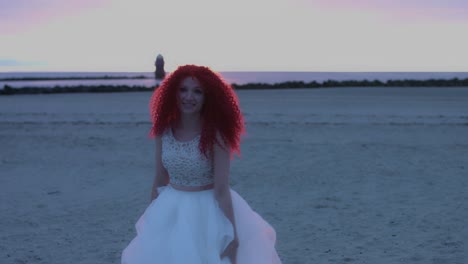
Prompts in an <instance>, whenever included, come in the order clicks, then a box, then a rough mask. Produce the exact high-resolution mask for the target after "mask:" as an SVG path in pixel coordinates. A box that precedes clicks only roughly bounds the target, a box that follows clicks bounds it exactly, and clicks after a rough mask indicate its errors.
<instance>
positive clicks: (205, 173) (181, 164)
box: [161, 128, 213, 186]
mask: <svg viewBox="0 0 468 264" xmlns="http://www.w3.org/2000/svg"><path fill="white" fill-rule="evenodd" d="M161 141H162V163H163V166H164V168H166V170H167V172H168V173H169V179H170V183H174V184H176V185H181V186H203V185H208V184H212V183H213V161H212V159H207V158H206V157H205V156H204V155H203V154H202V153H201V152H200V150H199V148H198V144H199V143H200V135H198V136H196V137H195V138H194V139H192V140H190V141H178V140H177V139H175V137H174V135H173V134H172V129H170V128H168V129H167V130H166V131H165V132H164V134H163V135H162V137H161Z"/></svg>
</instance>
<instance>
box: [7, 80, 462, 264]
mask: <svg viewBox="0 0 468 264" xmlns="http://www.w3.org/2000/svg"><path fill="white" fill-rule="evenodd" d="M149 96H150V93H146V92H137V93H113V94H55V95H24V96H4V97H0V150H1V151H0V205H1V207H0V227H1V232H0V263H2V264H3V263H5V264H9V263H12V264H13V263H14V264H19V263H41V264H42V263H44V264H45V263H47V264H49V263H50V264H62V263H70V264H71V263H73V264H84V263H89V264H94V263H96V264H101V263H103V264H105V263H120V262H119V260H120V252H121V250H122V249H123V248H124V247H125V246H126V245H127V244H128V243H129V241H130V240H131V239H132V238H133V236H134V235H135V231H134V224H135V221H136V220H137V218H138V217H139V216H140V215H141V213H142V212H143V210H144V209H145V207H146V206H147V205H148V202H149V193H150V190H149V188H150V186H151V180H152V177H153V155H154V153H153V147H154V145H153V142H152V141H151V140H149V139H148V138H147V133H148V129H149V127H150V123H149V121H148V120H149V118H148V114H147V112H148V111H147V102H148V99H149ZM239 97H240V100H241V104H242V108H243V112H244V114H245V118H246V121H247V132H248V134H247V135H246V137H245V139H244V142H243V145H242V151H243V155H242V157H241V158H240V159H236V160H235V161H234V162H233V166H232V187H233V188H234V189H235V190H236V191H237V192H238V193H239V194H241V195H242V196H243V197H244V198H245V199H246V200H247V201H248V202H249V203H250V205H251V206H252V207H253V208H254V209H256V210H257V211H258V212H259V213H260V214H261V215H262V216H263V217H264V218H265V219H266V220H267V221H268V222H270V223H271V224H272V225H273V226H274V227H275V229H276V231H277V236H278V243H277V249H278V252H279V254H280V256H281V258H282V260H283V262H284V263H285V264H290V263H301V264H302V263H312V264H313V263H324V264H325V263H356V264H358V263H359V264H361V263H369V264H374V263H379V264H391V263H392V264H393V263H421V264H427V263H434V264H436V263H440V264H466V263H468V228H467V227H466V226H467V225H466V219H468V192H467V190H468V89H467V88H421V89H419V88H401V89H400V88H374V89H373V88H342V89H338V88H335V89H318V90H278V91H240V92H239Z"/></svg>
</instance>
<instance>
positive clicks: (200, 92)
mask: <svg viewBox="0 0 468 264" xmlns="http://www.w3.org/2000/svg"><path fill="white" fill-rule="evenodd" d="M195 93H196V94H203V91H202V90H195Z"/></svg>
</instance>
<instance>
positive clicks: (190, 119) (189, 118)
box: [176, 114, 201, 132]
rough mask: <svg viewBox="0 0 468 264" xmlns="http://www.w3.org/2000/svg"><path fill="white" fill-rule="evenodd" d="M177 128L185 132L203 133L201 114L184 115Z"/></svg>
mask: <svg viewBox="0 0 468 264" xmlns="http://www.w3.org/2000/svg"><path fill="white" fill-rule="evenodd" d="M176 128H177V129H181V130H184V131H195V132H198V131H201V117H200V115H199V114H195V115H182V116H181V117H180V121H179V123H178V124H177V125H176Z"/></svg>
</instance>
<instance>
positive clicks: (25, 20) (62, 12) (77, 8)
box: [0, 0, 111, 33]
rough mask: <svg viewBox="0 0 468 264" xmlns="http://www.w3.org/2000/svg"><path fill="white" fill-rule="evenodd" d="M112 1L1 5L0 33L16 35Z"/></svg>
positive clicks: (45, 0)
mask: <svg viewBox="0 0 468 264" xmlns="http://www.w3.org/2000/svg"><path fill="white" fill-rule="evenodd" d="M109 2H111V0H68V1H63V0H42V1H41V0H38V1H30V0H15V1H1V3H0V33H15V32H18V31H21V30H24V29H28V28H34V27H35V26H37V25H41V24H43V23H46V22H47V21H50V20H53V19H56V18H60V17H65V16H69V15H72V14H77V13H80V12H83V11H85V10H87V9H91V8H96V7H102V6H104V5H105V4H108V3H109Z"/></svg>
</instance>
